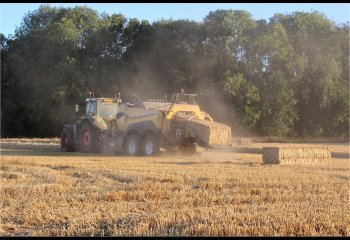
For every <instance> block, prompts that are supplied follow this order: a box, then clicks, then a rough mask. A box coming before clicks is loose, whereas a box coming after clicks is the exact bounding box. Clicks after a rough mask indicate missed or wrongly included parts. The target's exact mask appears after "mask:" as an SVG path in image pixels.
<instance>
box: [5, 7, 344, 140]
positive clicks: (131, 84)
mask: <svg viewBox="0 0 350 240" xmlns="http://www.w3.org/2000/svg"><path fill="white" fill-rule="evenodd" d="M115 87H118V89H120V90H121V91H122V92H123V91H134V92H138V93H140V94H142V93H143V92H151V91H158V92H164V93H167V94H172V93H175V92H179V91H180V90H181V89H185V92H188V93H198V94H200V96H201V99H202V100H203V101H202V103H201V106H202V107H203V108H204V109H206V110H207V111H208V112H209V113H211V114H214V115H213V117H214V119H217V120H218V121H223V122H225V123H226V124H230V125H231V126H233V125H234V124H235V123H236V124H237V122H238V123H239V124H241V125H242V126H245V127H247V128H249V129H250V130H251V131H253V132H255V133H257V134H259V135H261V136H292V137H295V136H298V137H308V136H316V137H323V136H327V137H329V136H331V137H348V136H349V23H348V22H347V23H344V24H335V23H334V22H333V21H331V20H329V19H328V18H327V17H326V16H325V15H323V14H322V13H320V12H317V11H313V12H310V13H307V12H293V13H291V14H279V13H278V14H275V15H274V16H273V17H272V18H270V19H269V21H266V20H254V19H253V18H252V15H251V14H250V13H249V12H247V11H241V10H216V11H212V12H209V13H208V15H207V16H206V17H205V18H204V19H203V21H201V22H196V21H190V20H172V19H169V20H164V19H162V20H159V21H156V22H153V23H149V22H148V21H144V20H142V21H140V20H138V19H128V18H126V17H125V16H123V15H122V14H117V13H116V14H112V15H109V14H107V13H101V14H100V13H98V12H97V11H95V10H93V9H91V8H89V7H86V6H85V7H74V8H64V7H60V8H56V7H50V6H49V5H42V6H40V7H39V8H38V9H37V10H35V11H32V12H28V13H27V14H26V15H25V16H24V17H23V20H22V22H21V25H20V27H18V28H17V29H16V31H15V34H14V35H9V36H8V37H6V36H4V35H3V34H1V136H2V137H20V136H25V137H51V136H59V135H60V132H61V130H62V127H63V124H65V123H69V122H72V121H74V120H75V119H76V116H75V112H74V104H75V103H83V102H84V100H85V98H86V97H87V93H88V92H89V91H91V90H93V91H95V92H96V93H97V94H99V96H100V95H101V96H106V97H108V96H114V92H113V91H114V90H113V89H114V88H115ZM218 99H220V101H217V102H215V100H218ZM223 106H224V107H225V113H226V116H228V117H225V118H224V117H223V116H221V114H216V113H217V110H218V108H220V107H223ZM215 114H216V115H215ZM233 116H234V117H233ZM234 131H235V130H234V129H233V133H234Z"/></svg>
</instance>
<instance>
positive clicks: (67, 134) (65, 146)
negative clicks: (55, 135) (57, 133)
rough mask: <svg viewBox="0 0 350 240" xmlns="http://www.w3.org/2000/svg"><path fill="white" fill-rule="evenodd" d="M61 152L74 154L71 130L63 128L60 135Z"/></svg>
mask: <svg viewBox="0 0 350 240" xmlns="http://www.w3.org/2000/svg"><path fill="white" fill-rule="evenodd" d="M61 150H62V152H74V135H73V131H72V129H70V128H68V127H64V128H63V130H62V134H61Z"/></svg>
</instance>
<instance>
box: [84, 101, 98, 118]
mask: <svg viewBox="0 0 350 240" xmlns="http://www.w3.org/2000/svg"><path fill="white" fill-rule="evenodd" d="M96 112H97V109H96V102H87V103H86V115H95V114H96Z"/></svg>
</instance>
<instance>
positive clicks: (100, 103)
mask: <svg viewBox="0 0 350 240" xmlns="http://www.w3.org/2000/svg"><path fill="white" fill-rule="evenodd" d="M120 102H121V100H120V98H92V97H90V98H86V113H85V115H84V116H81V117H79V119H78V120H77V121H76V122H75V123H74V124H68V125H64V128H63V130H62V134H61V150H62V151H63V152H74V151H77V150H79V149H80V151H81V152H85V153H99V152H101V151H102V149H103V145H104V143H103V141H104V138H105V136H106V135H113V134H115V131H114V127H115V126H116V124H115V121H116V114H117V110H118V106H119V104H120ZM78 111H79V105H76V112H78ZM112 137H114V136H112Z"/></svg>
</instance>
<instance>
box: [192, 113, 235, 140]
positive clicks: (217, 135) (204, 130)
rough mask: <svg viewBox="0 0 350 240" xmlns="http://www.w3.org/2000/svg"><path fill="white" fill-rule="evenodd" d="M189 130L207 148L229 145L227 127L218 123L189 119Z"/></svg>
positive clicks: (229, 131) (229, 130)
mask: <svg viewBox="0 0 350 240" xmlns="http://www.w3.org/2000/svg"><path fill="white" fill-rule="evenodd" d="M190 128H191V131H192V133H193V134H194V135H195V136H196V137H197V138H198V139H199V140H200V141H201V142H203V143H204V144H205V145H207V146H209V147H213V146H230V145H231V141H232V136H231V128H230V127H229V126H226V125H224V124H221V123H218V122H210V121H206V120H201V119H191V120H190Z"/></svg>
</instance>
